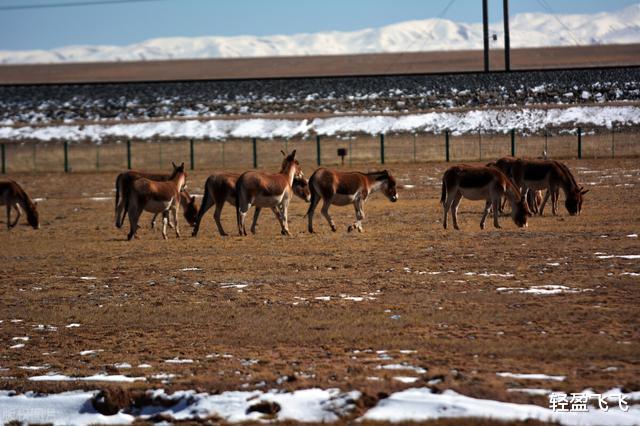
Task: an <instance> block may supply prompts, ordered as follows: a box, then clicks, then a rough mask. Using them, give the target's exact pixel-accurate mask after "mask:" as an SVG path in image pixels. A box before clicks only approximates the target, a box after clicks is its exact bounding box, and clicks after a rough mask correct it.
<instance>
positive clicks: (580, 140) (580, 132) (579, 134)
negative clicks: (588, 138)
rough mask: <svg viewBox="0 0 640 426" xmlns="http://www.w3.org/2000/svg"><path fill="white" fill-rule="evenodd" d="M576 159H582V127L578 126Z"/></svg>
mask: <svg viewBox="0 0 640 426" xmlns="http://www.w3.org/2000/svg"><path fill="white" fill-rule="evenodd" d="M578 159H579V160H580V159H582V127H578Z"/></svg>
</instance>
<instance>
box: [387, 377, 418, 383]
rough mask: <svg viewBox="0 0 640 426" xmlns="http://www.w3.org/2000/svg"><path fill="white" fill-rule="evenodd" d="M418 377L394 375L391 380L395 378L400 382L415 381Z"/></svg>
mask: <svg viewBox="0 0 640 426" xmlns="http://www.w3.org/2000/svg"><path fill="white" fill-rule="evenodd" d="M418 379H419V377H413V376H394V377H393V380H397V381H399V382H402V383H415V382H417V381H418Z"/></svg>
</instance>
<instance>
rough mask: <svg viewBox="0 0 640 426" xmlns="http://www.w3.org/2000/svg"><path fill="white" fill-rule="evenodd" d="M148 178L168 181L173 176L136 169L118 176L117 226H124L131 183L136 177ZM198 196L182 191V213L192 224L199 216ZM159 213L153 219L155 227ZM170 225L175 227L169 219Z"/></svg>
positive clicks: (153, 226) (152, 224) (152, 222)
mask: <svg viewBox="0 0 640 426" xmlns="http://www.w3.org/2000/svg"><path fill="white" fill-rule="evenodd" d="M139 178H146V179H151V180H155V181H159V182H166V181H168V180H169V179H170V178H171V174H165V173H148V172H141V171H136V170H129V171H126V172H122V173H120V174H119V175H118V177H117V178H116V207H115V215H116V227H118V228H122V225H123V224H124V219H125V217H126V216H127V210H128V203H129V193H130V192H131V185H132V184H133V182H134V181H135V180H136V179H139ZM195 201H196V198H195V197H192V196H190V195H189V193H188V192H187V190H186V189H184V190H183V191H181V192H180V207H181V208H182V214H183V215H184V218H185V219H186V221H187V223H188V224H189V225H191V226H193V225H194V223H195V221H196V217H197V216H198V206H197V205H196V202H195ZM157 216H158V213H156V214H155V215H154V216H153V219H151V228H152V229H154V228H155V224H156V217H157ZM169 226H170V227H172V228H173V227H174V225H173V223H171V221H169Z"/></svg>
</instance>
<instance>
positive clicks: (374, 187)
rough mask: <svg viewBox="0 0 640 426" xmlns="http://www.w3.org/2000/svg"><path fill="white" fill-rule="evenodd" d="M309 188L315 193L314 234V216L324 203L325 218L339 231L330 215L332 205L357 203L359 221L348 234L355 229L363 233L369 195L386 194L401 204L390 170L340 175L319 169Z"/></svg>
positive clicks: (313, 198)
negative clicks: (365, 209) (318, 206)
mask: <svg viewBox="0 0 640 426" xmlns="http://www.w3.org/2000/svg"><path fill="white" fill-rule="evenodd" d="M309 188H310V190H311V204H310V205H309V210H308V211H307V217H308V218H309V226H308V229H309V232H311V233H312V232H314V231H313V214H314V212H315V209H316V207H317V205H318V203H319V202H320V200H322V201H323V204H322V209H321V212H322V215H323V216H324V217H325V218H326V219H327V222H329V226H331V230H332V231H333V232H336V225H335V224H334V223H333V219H332V218H331V216H330V215H329V207H331V205H332V204H335V205H336V206H346V205H348V204H353V206H354V207H355V210H356V221H355V222H354V223H353V224H351V225H349V227H348V228H347V231H348V232H351V231H353V230H355V229H357V230H358V232H362V231H363V229H362V220H363V219H364V203H365V202H366V201H367V199H368V197H369V195H371V194H372V193H374V192H376V191H380V190H381V191H382V192H383V193H384V195H385V196H386V197H387V198H388V199H389V200H391V201H392V202H394V203H395V202H396V201H398V193H397V191H396V180H395V178H394V177H393V176H392V175H391V174H390V173H389V172H388V171H386V170H383V171H381V172H373V173H360V172H339V171H337V170H330V169H325V168H319V169H318V170H316V171H315V172H313V174H312V175H311V177H310V178H309Z"/></svg>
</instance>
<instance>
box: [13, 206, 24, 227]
mask: <svg viewBox="0 0 640 426" xmlns="http://www.w3.org/2000/svg"><path fill="white" fill-rule="evenodd" d="M13 207H14V208H15V209H16V220H14V221H13V223H12V224H11V227H12V228H13V227H14V226H16V225H17V224H18V221H19V220H20V216H22V209H21V208H20V204H18V203H16V204H14V206H13Z"/></svg>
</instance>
